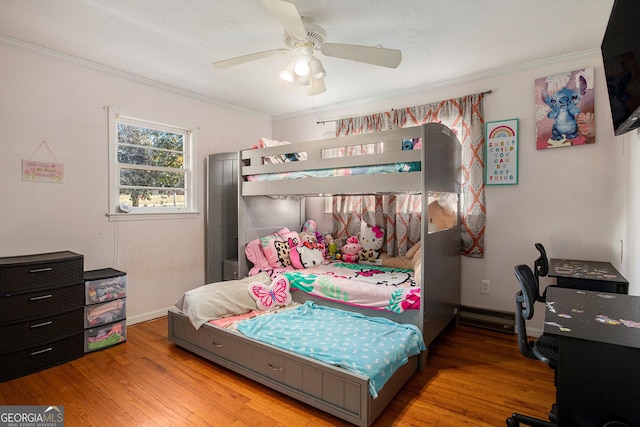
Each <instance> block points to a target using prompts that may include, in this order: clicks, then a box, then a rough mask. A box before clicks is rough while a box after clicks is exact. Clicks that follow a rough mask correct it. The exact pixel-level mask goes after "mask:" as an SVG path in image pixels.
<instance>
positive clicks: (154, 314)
mask: <svg viewBox="0 0 640 427" xmlns="http://www.w3.org/2000/svg"><path fill="white" fill-rule="evenodd" d="M168 311H169V307H167V308H162V309H160V310H156V311H151V312H149V313H144V314H139V315H138V316H132V317H128V316H127V325H129V326H130V325H135V324H136V323H142V322H146V321H147V320H153V319H157V318H158V317H164V316H166V315H167V312H168Z"/></svg>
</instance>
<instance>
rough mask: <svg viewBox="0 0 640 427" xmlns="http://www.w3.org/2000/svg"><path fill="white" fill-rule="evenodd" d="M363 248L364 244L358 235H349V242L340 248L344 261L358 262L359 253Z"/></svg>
mask: <svg viewBox="0 0 640 427" xmlns="http://www.w3.org/2000/svg"><path fill="white" fill-rule="evenodd" d="M361 250H362V245H361V244H360V243H359V242H358V238H357V237H356V236H351V237H349V238H348V239H347V243H345V244H344V246H343V247H342V248H341V249H340V252H341V253H342V260H343V261H344V262H358V258H359V255H358V254H359V253H360V251H361Z"/></svg>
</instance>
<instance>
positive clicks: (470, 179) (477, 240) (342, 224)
mask: <svg viewBox="0 0 640 427" xmlns="http://www.w3.org/2000/svg"><path fill="white" fill-rule="evenodd" d="M482 99H483V94H474V95H467V96H464V97H461V98H456V99H449V100H445V101H440V102H435V103H431V104H425V105H418V106H414V107H406V108H402V109H398V110H392V111H389V112H385V113H380V114H374V115H370V116H362V117H354V118H348V119H342V120H339V121H337V123H336V135H337V136H345V135H355V134H360V133H368V132H380V131H384V130H388V129H394V128H398V127H408V126H419V125H422V124H424V123H430V122H439V123H442V124H443V125H445V126H448V127H449V128H450V129H451V130H453V131H454V132H455V133H456V135H457V136H458V139H459V140H460V142H461V144H462V196H461V221H462V253H463V254H464V255H466V256H469V257H475V258H481V257H482V256H483V254H484V230H485V214H486V208H485V194H484V179H483V178H484V173H483V171H484V142H485V141H484V113H483V108H482ZM400 197H402V196H400ZM405 197H406V196H405ZM410 203H412V202H411V201H406V202H405V201H404V200H401V202H400V204H410ZM394 204H395V205H398V199H396V200H395V202H394ZM383 207H388V206H386V205H385V203H384V200H383V199H381V197H380V196H355V197H349V196H343V197H336V198H334V214H333V223H334V226H333V229H334V233H337V234H338V236H337V238H343V237H346V235H357V234H358V233H359V232H360V224H361V222H362V221H365V222H368V223H369V224H372V225H373V224H374V223H376V224H377V225H385V224H384V223H385V222H387V224H386V226H387V233H388V234H389V225H390V224H391V225H392V226H393V234H392V236H391V238H392V240H393V241H392V242H391V243H390V242H389V241H387V245H393V246H395V248H397V249H394V250H392V251H389V253H400V254H403V253H404V251H406V249H404V248H407V246H408V247H411V245H412V244H413V243H415V241H413V239H414V238H415V237H412V236H411V229H412V228H414V227H412V224H415V222H416V221H418V227H417V228H418V229H419V228H420V227H419V218H417V217H415V213H414V215H413V217H412V215H411V214H409V213H408V211H406V212H401V211H400V212H396V213H391V212H389V211H386V212H389V213H388V214H384V213H382V211H383ZM378 209H380V211H379V213H378ZM385 215H387V216H385ZM389 215H393V216H394V217H395V218H390V217H389ZM370 220H374V221H371V222H369V221H370ZM405 233H406V234H405ZM418 236H419V235H418ZM412 241H413V243H412ZM398 242H400V243H398ZM388 249H392V248H388ZM403 249H404V250H403Z"/></svg>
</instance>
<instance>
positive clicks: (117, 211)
mask: <svg viewBox="0 0 640 427" xmlns="http://www.w3.org/2000/svg"><path fill="white" fill-rule="evenodd" d="M108 110H109V212H108V213H107V216H108V217H109V220H110V221H121V220H141V219H173V218H193V217H196V216H197V215H198V214H199V212H198V210H197V200H196V194H197V192H196V189H195V186H196V179H195V177H196V176H197V174H196V162H195V159H194V157H195V156H194V153H195V135H194V131H193V129H194V126H190V125H185V124H175V123H174V124H168V123H169V121H167V120H161V119H158V118H154V117H151V116H150V115H149V114H143V113H136V112H130V111H125V110H121V109H117V108H113V107H109V108H108ZM121 122H122V123H127V124H132V125H135V126H143V127H148V128H151V129H158V130H164V131H168V132H174V133H182V134H184V135H185V138H184V163H183V170H184V173H185V195H186V199H187V200H186V207H183V208H174V207H144V206H139V207H133V208H131V209H130V210H129V211H128V212H125V210H123V209H122V207H121V206H120V163H119V162H118V155H117V146H118V123H121ZM126 210H128V209H126Z"/></svg>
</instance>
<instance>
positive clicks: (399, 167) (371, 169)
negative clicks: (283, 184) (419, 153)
mask: <svg viewBox="0 0 640 427" xmlns="http://www.w3.org/2000/svg"><path fill="white" fill-rule="evenodd" d="M419 171H420V162H400V163H391V164H386V165H372V166H354V167H350V168H336V169H316V170H302V171H290V172H279V173H264V174H260V175H248V176H247V181H249V182H263V181H280V180H287V179H301V178H327V177H333V176H352V175H377V174H385V173H404V172H419Z"/></svg>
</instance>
